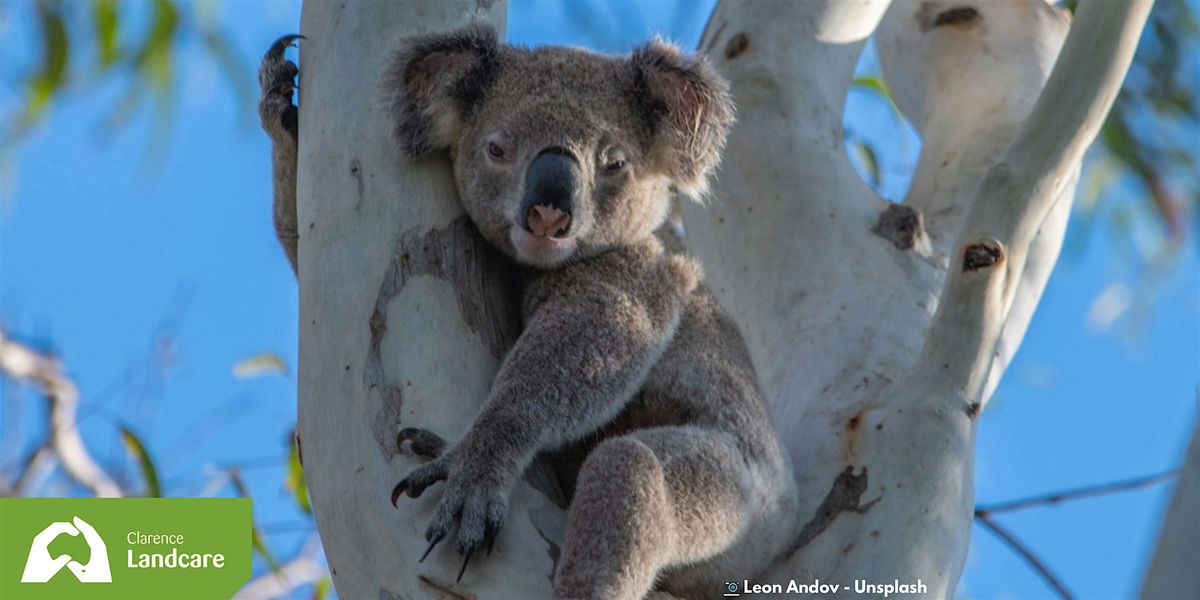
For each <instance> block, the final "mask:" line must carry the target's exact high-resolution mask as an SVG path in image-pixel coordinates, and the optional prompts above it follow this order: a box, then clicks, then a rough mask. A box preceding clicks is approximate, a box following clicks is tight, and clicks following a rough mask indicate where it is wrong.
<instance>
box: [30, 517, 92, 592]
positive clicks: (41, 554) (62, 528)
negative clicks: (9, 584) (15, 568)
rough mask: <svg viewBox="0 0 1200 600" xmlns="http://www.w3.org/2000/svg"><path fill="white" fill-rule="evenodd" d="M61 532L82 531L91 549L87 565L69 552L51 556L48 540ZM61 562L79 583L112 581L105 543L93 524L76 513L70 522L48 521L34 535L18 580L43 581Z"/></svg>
mask: <svg viewBox="0 0 1200 600" xmlns="http://www.w3.org/2000/svg"><path fill="white" fill-rule="evenodd" d="M63 533H65V534H67V535H71V536H76V535H79V534H81V533H82V534H83V539H84V541H86V542H87V544H88V548H90V549H91V551H92V556H91V558H89V559H88V563H87V564H86V565H81V564H79V561H77V560H75V559H74V558H71V555H70V554H60V555H58V556H55V557H53V558H51V557H50V550H49V547H50V543H51V542H53V541H54V540H55V538H57V537H58V536H59V535H61V534H63ZM64 565H65V566H66V567H67V569H70V571H71V573H74V574H75V579H78V580H79V581H80V582H81V583H112V571H110V570H109V568H108V546H106V545H104V540H103V539H101V538H100V534H98V533H96V528H94V527H92V526H91V525H89V524H88V522H87V521H84V520H83V519H80V518H79V517H75V518H74V519H73V520H72V522H71V523H66V522H63V521H58V522H55V523H51V524H49V525H47V526H46V528H45V529H43V530H42V532H41V533H39V534H37V535H36V536H34V538H33V544H32V545H30V546H29V558H28V559H26V560H25V572H24V573H22V574H21V583H46V582H47V581H50V580H51V579H53V578H54V576H55V575H57V574H58V572H59V571H61V570H62V568H63V566H64Z"/></svg>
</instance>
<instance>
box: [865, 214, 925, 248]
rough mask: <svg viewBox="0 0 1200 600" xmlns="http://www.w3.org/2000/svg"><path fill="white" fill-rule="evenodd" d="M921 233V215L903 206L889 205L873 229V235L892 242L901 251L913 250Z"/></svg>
mask: <svg viewBox="0 0 1200 600" xmlns="http://www.w3.org/2000/svg"><path fill="white" fill-rule="evenodd" d="M921 231H922V225H921V213H919V212H917V211H916V209H914V208H913V207H911V206H905V205H903V204H889V205H888V207H887V208H886V209H884V211H883V212H882V213H879V221H878V222H876V223H875V227H873V228H871V233H874V234H875V235H877V236H879V237H881V238H883V239H885V240H887V241H889V242H891V243H892V245H893V246H895V247H896V249H897V250H900V251H904V250H911V249H912V247H913V245H914V244H916V239H917V237H918V236H920V235H921Z"/></svg>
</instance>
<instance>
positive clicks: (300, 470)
mask: <svg viewBox="0 0 1200 600" xmlns="http://www.w3.org/2000/svg"><path fill="white" fill-rule="evenodd" d="M287 464H288V470H287V479H285V480H284V482H283V485H284V487H286V488H287V489H288V490H289V491H290V492H291V493H292V499H294V500H295V501H296V506H297V507H299V508H300V510H301V511H303V512H304V514H307V515H311V514H312V503H311V502H309V500H308V484H306V483H305V482H304V467H302V466H300V451H299V450H298V449H297V447H296V441H295V436H293V437H292V443H291V448H290V449H289V450H288V458H287Z"/></svg>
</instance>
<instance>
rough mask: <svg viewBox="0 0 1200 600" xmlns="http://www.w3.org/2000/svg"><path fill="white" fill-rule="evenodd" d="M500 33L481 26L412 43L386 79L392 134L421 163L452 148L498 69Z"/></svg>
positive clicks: (405, 47) (393, 65)
mask: <svg viewBox="0 0 1200 600" xmlns="http://www.w3.org/2000/svg"><path fill="white" fill-rule="evenodd" d="M498 53H499V48H498V46H497V42H496V32H495V30H493V29H492V28H491V27H490V26H489V25H486V24H482V23H476V24H472V25H469V26H467V27H465V28H462V29H459V30H456V31H451V32H447V33H439V34H433V35H426V36H420V37H415V38H411V39H409V40H407V41H406V42H405V44H404V47H403V48H401V49H400V52H399V53H398V54H397V55H396V57H395V58H394V59H393V61H392V65H391V68H390V69H389V71H388V76H387V82H386V86H387V93H388V96H389V100H390V104H391V112H392V119H393V122H394V129H393V133H394V135H395V138H396V140H397V141H398V142H399V143H400V146H401V148H402V149H403V150H404V152H405V153H406V154H407V155H408V156H410V157H412V158H417V157H420V156H423V155H426V154H429V153H430V152H434V151H437V150H445V149H447V148H449V147H450V146H451V144H453V142H454V140H455V139H457V137H458V135H459V132H460V131H461V129H462V122H463V119H464V118H465V117H466V116H467V115H468V114H469V113H470V111H471V108H472V107H473V106H474V105H475V104H476V103H477V102H478V101H479V100H480V99H481V98H482V97H483V94H484V93H485V92H486V91H487V89H488V87H489V86H490V85H491V83H492V81H493V80H495V78H496V71H497V69H498V59H497V57H498Z"/></svg>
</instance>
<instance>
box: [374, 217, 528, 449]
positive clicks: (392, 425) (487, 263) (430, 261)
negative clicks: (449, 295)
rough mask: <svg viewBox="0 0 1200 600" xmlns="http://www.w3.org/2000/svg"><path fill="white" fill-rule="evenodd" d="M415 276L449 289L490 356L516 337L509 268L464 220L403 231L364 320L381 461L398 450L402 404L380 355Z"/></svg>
mask: <svg viewBox="0 0 1200 600" xmlns="http://www.w3.org/2000/svg"><path fill="white" fill-rule="evenodd" d="M419 275H429V276H433V277H437V278H439V279H442V280H445V281H448V282H449V283H450V284H451V285H452V287H453V288H454V292H455V295H456V297H457V299H458V308H459V312H460V314H461V315H462V318H463V321H464V322H465V323H466V325H467V327H468V328H469V329H470V330H471V331H472V332H474V333H476V334H478V335H479V337H480V338H481V339H482V340H483V343H484V345H486V346H487V348H488V350H489V351H490V352H491V353H492V355H493V356H495V357H497V358H500V357H502V356H504V353H505V352H506V351H507V350H508V348H509V347H510V346H512V344H513V342H515V341H516V339H517V335H518V334H519V331H518V329H517V327H518V322H519V319H518V317H517V313H516V309H517V307H516V303H515V302H513V301H512V299H513V298H515V297H516V294H515V291H514V289H513V285H512V284H513V277H512V267H511V266H510V264H509V262H508V261H506V260H505V259H504V258H503V257H502V256H500V254H499V253H498V252H497V251H495V250H493V249H492V248H491V247H490V246H488V245H487V243H486V242H484V240H483V238H482V237H481V236H480V235H479V232H478V230H476V229H475V225H474V224H473V223H471V221H470V220H469V219H468V218H467V217H466V216H461V217H459V218H457V219H455V220H454V221H451V222H450V224H448V225H447V226H446V227H445V228H443V229H437V228H434V229H430V230H429V231H428V232H425V233H422V231H421V230H420V229H419V228H413V229H409V230H407V231H405V232H404V233H402V234H401V235H400V239H399V241H397V242H396V251H395V252H394V253H393V254H392V260H391V262H390V263H389V264H388V267H387V271H386V272H385V273H384V277H383V283H382V284H381V285H380V287H379V294H378V296H377V297H376V299H375V309H374V310H373V311H372V313H371V318H370V320H369V321H368V327H370V330H371V336H370V339H371V342H370V346H369V348H368V349H367V361H366V365H365V367H364V368H363V384H364V385H366V387H367V393H368V394H371V395H373V396H374V395H378V396H377V397H378V399H379V406H380V408H379V411H378V412H377V413H376V414H375V418H374V421H373V423H372V433H373V434H374V436H375V440H376V442H378V444H379V448H380V450H381V451H382V452H383V457H384V459H390V458H392V456H394V455H395V454H396V452H397V449H396V431H397V427H398V426H399V425H400V416H401V406H402V404H403V400H404V394H403V391H402V390H401V389H400V388H399V387H398V386H394V385H388V384H387V377H386V375H385V372H384V366H383V358H382V356H381V354H380V349H381V347H382V345H383V337H384V335H385V334H386V333H387V330H388V322H387V308H388V303H389V302H391V300H392V298H395V297H396V296H397V295H398V294H399V293H400V292H401V291H402V290H403V289H404V286H405V285H406V284H407V283H408V281H409V280H410V279H411V278H413V277H416V276H419Z"/></svg>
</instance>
